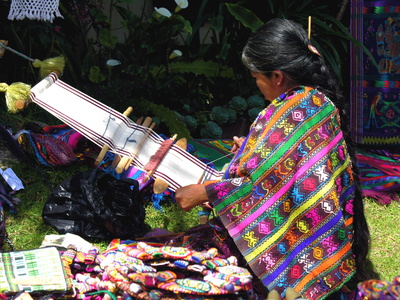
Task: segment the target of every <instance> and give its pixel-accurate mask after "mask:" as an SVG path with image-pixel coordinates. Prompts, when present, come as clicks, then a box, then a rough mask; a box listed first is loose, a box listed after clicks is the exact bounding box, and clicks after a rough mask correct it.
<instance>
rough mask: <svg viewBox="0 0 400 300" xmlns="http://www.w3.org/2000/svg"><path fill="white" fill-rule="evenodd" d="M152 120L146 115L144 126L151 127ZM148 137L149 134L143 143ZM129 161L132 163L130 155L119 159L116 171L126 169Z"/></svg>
mask: <svg viewBox="0 0 400 300" xmlns="http://www.w3.org/2000/svg"><path fill="white" fill-rule="evenodd" d="M152 121H153V119H152V118H150V117H146V119H144V121H143V124H142V126H143V127H149V126H150V125H151V123H152ZM146 138H147V136H146V135H145V136H144V137H143V139H142V141H141V143H142V142H143V143H144V139H146ZM139 145H140V144H139ZM128 162H129V164H130V162H131V159H130V157H128V156H124V157H122V158H121V160H120V161H119V163H118V165H117V167H116V168H115V171H116V172H117V173H122V172H123V171H124V170H125V169H126V165H127V164H128Z"/></svg>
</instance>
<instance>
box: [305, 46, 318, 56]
mask: <svg viewBox="0 0 400 300" xmlns="http://www.w3.org/2000/svg"><path fill="white" fill-rule="evenodd" d="M308 49H310V51H311V52H312V53H314V54H317V55H318V56H321V54H319V52H318V50H317V48H315V47H314V46H313V45H311V44H308Z"/></svg>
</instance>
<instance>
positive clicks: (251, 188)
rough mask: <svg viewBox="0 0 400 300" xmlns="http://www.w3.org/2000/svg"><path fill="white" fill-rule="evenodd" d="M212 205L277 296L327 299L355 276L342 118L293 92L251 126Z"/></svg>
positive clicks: (313, 94)
mask: <svg viewBox="0 0 400 300" xmlns="http://www.w3.org/2000/svg"><path fill="white" fill-rule="evenodd" d="M205 184H206V189H207V194H208V196H209V199H210V203H211V204H212V205H213V207H214V209H215V211H216V212H217V213H218V215H219V217H220V218H221V221H222V222H223V224H224V225H225V227H226V228H227V230H228V232H229V234H230V235H231V236H232V238H233V239H234V241H235V243H236V245H237V247H238V248H239V250H240V251H241V253H242V254H243V256H244V258H245V259H246V260H247V262H248V264H249V266H250V267H251V269H252V270H253V272H254V273H255V274H256V275H257V276H258V277H259V278H260V280H261V282H262V283H263V284H264V285H265V286H266V287H267V288H268V289H269V290H272V289H276V290H278V291H279V292H280V293H281V294H282V295H284V293H285V289H286V288H287V287H289V286H291V287H293V288H295V289H296V290H297V291H298V292H300V293H302V294H303V295H304V296H305V297H307V298H309V299H324V298H325V297H326V296H328V295H329V294H331V293H333V292H334V291H336V290H338V289H340V288H341V287H342V285H343V284H344V283H345V282H347V281H348V280H349V279H350V278H351V277H352V276H353V275H354V273H355V261H354V257H353V254H352V250H351V243H352V235H353V229H352V222H353V218H352V216H353V212H352V201H353V198H354V190H355V186H354V179H353V177H352V168H351V162H350V156H349V154H348V153H347V148H346V144H345V141H344V139H343V133H342V131H341V129H340V119H339V113H338V111H337V109H336V107H335V106H334V104H333V103H332V102H331V100H330V99H328V98H327V97H326V96H325V95H324V94H322V93H321V92H319V91H318V90H315V89H312V88H310V87H303V86H301V87H298V88H295V89H293V90H290V91H289V92H287V93H285V94H282V95H281V96H279V97H278V98H277V99H275V100H274V101H272V102H271V104H270V105H269V106H268V107H267V108H265V109H264V110H263V111H262V112H261V113H260V114H259V116H258V118H257V119H256V120H255V121H254V123H253V124H252V126H251V128H250V132H249V134H248V136H247V137H246V140H245V141H244V143H243V145H242V147H241V148H240V149H239V151H238V152H237V153H236V155H235V157H234V158H233V160H232V161H231V164H230V165H229V167H228V169H227V171H226V176H225V178H224V179H222V180H219V181H208V182H206V183H205Z"/></svg>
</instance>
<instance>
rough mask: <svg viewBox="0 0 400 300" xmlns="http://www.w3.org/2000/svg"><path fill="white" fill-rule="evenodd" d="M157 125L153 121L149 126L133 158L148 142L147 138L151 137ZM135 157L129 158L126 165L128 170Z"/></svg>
mask: <svg viewBox="0 0 400 300" xmlns="http://www.w3.org/2000/svg"><path fill="white" fill-rule="evenodd" d="M155 126H156V123H155V122H151V124H150V126H149V128H148V129H147V131H146V134H145V135H144V136H143V139H142V141H141V142H140V144H139V146H138V147H137V149H136V150H135V153H133V154H132V157H133V158H134V157H135V156H137V155H138V154H139V151H140V150H141V149H142V148H143V145H144V143H145V142H146V139H147V138H148V137H149V135H150V132H151V131H152V130H153V129H154V127H155ZM133 158H131V159H129V161H128V163H127V164H126V165H125V170H128V168H129V166H130V165H131V163H132V161H133Z"/></svg>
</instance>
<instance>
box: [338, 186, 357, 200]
mask: <svg viewBox="0 0 400 300" xmlns="http://www.w3.org/2000/svg"><path fill="white" fill-rule="evenodd" d="M355 189H356V187H355V186H354V185H353V186H352V187H350V188H349V189H347V190H346V191H345V192H344V193H343V194H341V195H340V198H339V203H343V202H344V201H345V200H346V198H347V197H348V196H349V195H350V194H351V193H353V192H354V190H355Z"/></svg>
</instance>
